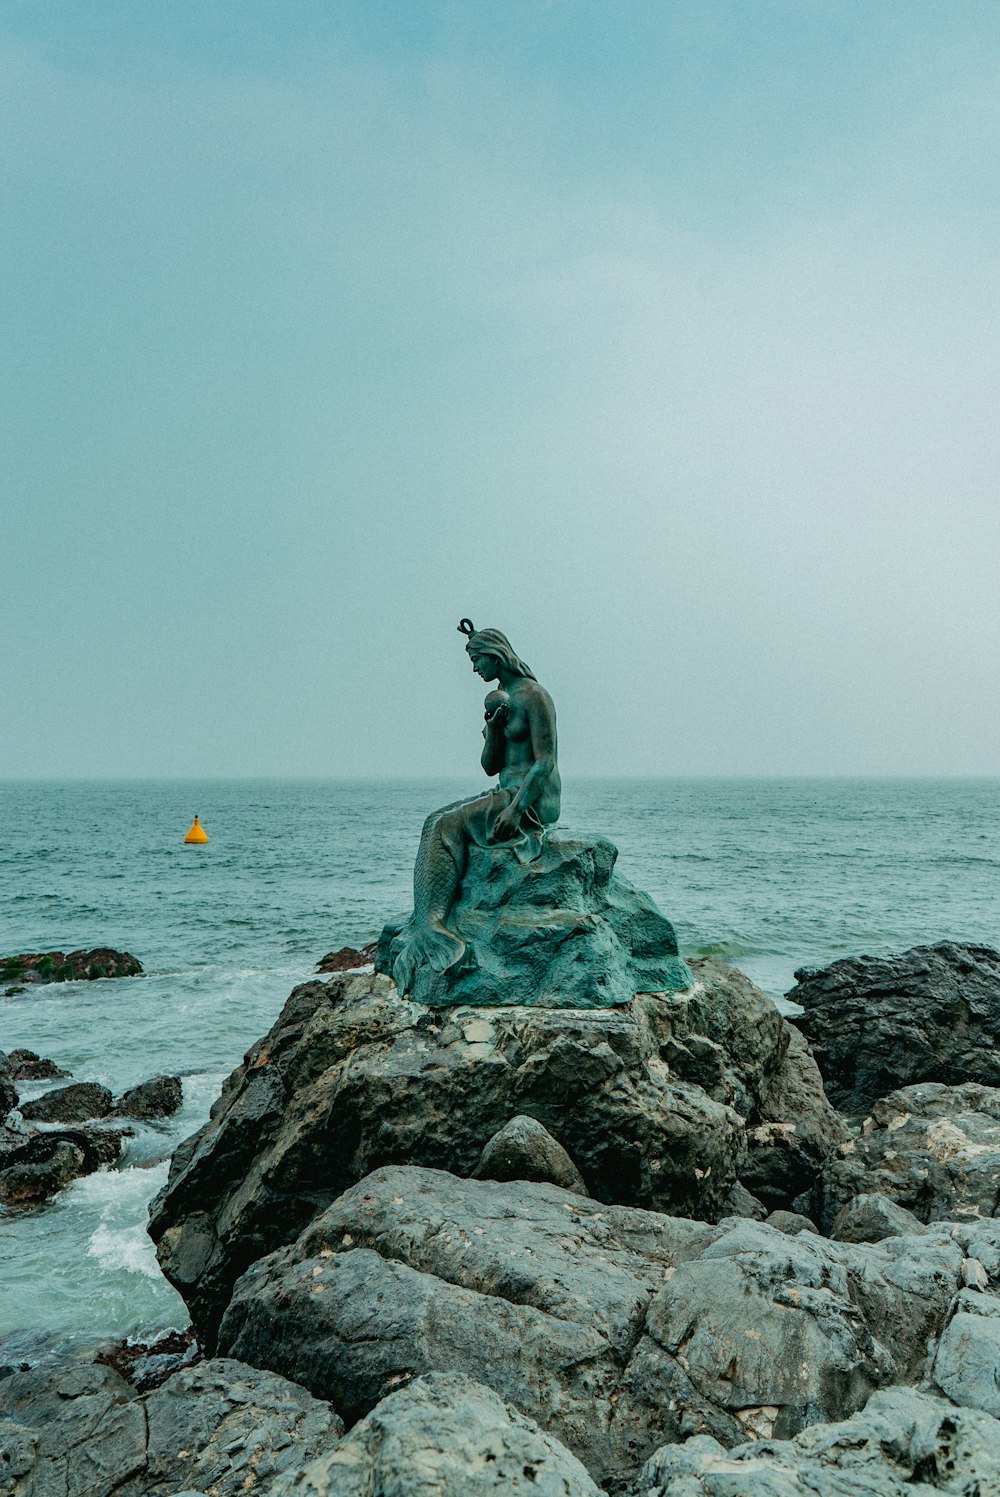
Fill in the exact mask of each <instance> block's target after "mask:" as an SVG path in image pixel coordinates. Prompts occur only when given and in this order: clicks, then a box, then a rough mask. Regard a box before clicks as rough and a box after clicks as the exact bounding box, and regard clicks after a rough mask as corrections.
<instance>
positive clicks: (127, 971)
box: [0, 946, 142, 984]
mask: <svg viewBox="0 0 1000 1497" xmlns="http://www.w3.org/2000/svg"><path fill="white" fill-rule="evenodd" d="M141 973H142V963H141V962H139V961H137V960H136V958H135V957H134V956H132V955H131V954H130V953H129V952H127V951H112V950H111V948H110V947H108V946H98V947H95V948H94V950H93V951H70V952H65V951H36V952H25V953H23V954H22V955H21V956H0V982H16V983H20V984H24V983H40V982H93V981H94V979H95V978H98V977H138V976H140V975H141Z"/></svg>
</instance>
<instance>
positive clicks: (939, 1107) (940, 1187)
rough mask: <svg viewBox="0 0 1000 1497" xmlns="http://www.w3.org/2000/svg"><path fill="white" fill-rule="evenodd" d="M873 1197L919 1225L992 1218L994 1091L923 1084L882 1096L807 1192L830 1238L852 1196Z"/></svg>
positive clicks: (998, 1157)
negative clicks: (902, 1211)
mask: <svg viewBox="0 0 1000 1497" xmlns="http://www.w3.org/2000/svg"><path fill="white" fill-rule="evenodd" d="M873 1194H874V1195H880V1196H882V1197H886V1198H888V1200H889V1201H892V1202H895V1203H896V1204H897V1205H898V1206H903V1207H905V1209H906V1210H907V1211H912V1212H913V1214H914V1215H915V1216H916V1217H917V1218H918V1219H919V1220H920V1221H921V1222H932V1221H937V1220H940V1219H947V1220H957V1221H962V1220H969V1219H974V1218H977V1217H992V1216H996V1215H997V1213H998V1211H1000V1088H997V1087H993V1086H978V1085H976V1084H975V1083H972V1082H969V1083H967V1084H966V1085H965V1086H942V1085H940V1084H938V1083H937V1082H928V1083H926V1084H924V1085H921V1086H907V1087H903V1088H901V1089H900V1090H899V1091H896V1092H891V1093H890V1095H889V1096H887V1097H883V1099H882V1100H881V1101H880V1102H877V1103H876V1104H875V1106H874V1108H873V1109H872V1115H871V1117H870V1118H869V1119H867V1120H866V1122H865V1124H864V1127H863V1129H862V1131H861V1133H860V1134H859V1136H858V1137H857V1138H856V1139H854V1140H852V1141H851V1142H850V1143H847V1144H845V1145H843V1146H842V1147H841V1149H840V1150H839V1152H838V1154H837V1156H836V1157H834V1158H833V1159H831V1160H830V1161H829V1162H828V1163H827V1164H826V1165H825V1166H824V1168H823V1170H822V1172H821V1174H820V1175H819V1176H818V1178H817V1181H816V1184H815V1186H814V1187H813V1190H812V1191H811V1193H809V1205H810V1208H811V1214H812V1215H813V1216H814V1218H815V1220H816V1221H817V1222H819V1223H820V1224H821V1225H822V1227H823V1230H824V1231H832V1230H833V1228H834V1224H835V1222H836V1220H837V1219H838V1214H839V1213H841V1212H842V1210H843V1208H844V1207H846V1206H847V1205H848V1203H849V1202H851V1201H853V1200H854V1199H855V1197H857V1196H869V1195H873Z"/></svg>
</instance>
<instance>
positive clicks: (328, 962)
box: [316, 941, 378, 972]
mask: <svg viewBox="0 0 1000 1497" xmlns="http://www.w3.org/2000/svg"><path fill="white" fill-rule="evenodd" d="M377 951H378V942H377V941H372V942H371V944H370V945H368V946H362V947H361V949H360V951H359V950H357V949H356V948H355V947H354V946H342V947H341V948H340V950H339V951H328V952H327V954H326V956H325V957H323V959H322V961H320V962H319V963H318V964H317V967H316V971H317V972H356V971H357V970H358V968H359V967H370V966H371V965H372V963H373V962H374V961H375V955H376V953H377Z"/></svg>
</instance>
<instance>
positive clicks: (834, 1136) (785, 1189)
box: [741, 1024, 849, 1209]
mask: <svg viewBox="0 0 1000 1497" xmlns="http://www.w3.org/2000/svg"><path fill="white" fill-rule="evenodd" d="M784 1027H785V1029H786V1030H787V1031H788V1049H787V1052H786V1053H785V1056H784V1059H783V1060H782V1062H781V1065H780V1066H779V1067H778V1069H777V1070H776V1071H774V1072H773V1073H772V1074H771V1075H769V1076H768V1077H767V1078H766V1080H765V1083H764V1086H763V1089H762V1093H761V1098H760V1103H759V1106H758V1108H757V1111H756V1114H755V1116H756V1118H757V1119H759V1121H757V1122H756V1123H755V1126H753V1127H752V1128H750V1130H749V1132H748V1135H747V1159H746V1162H745V1164H744V1165H743V1170H742V1174H741V1178H742V1181H743V1184H744V1185H745V1186H746V1187H747V1189H748V1190H750V1191H751V1192H752V1193H753V1194H754V1195H757V1196H759V1197H760V1199H761V1200H762V1201H763V1202H764V1203H765V1204H766V1205H767V1206H768V1207H769V1208H771V1209H774V1208H776V1207H777V1208H780V1207H784V1206H789V1205H791V1203H792V1202H793V1201H794V1199H795V1198H796V1197H797V1196H798V1195H800V1194H801V1192H802V1191H803V1190H806V1189H808V1188H809V1187H810V1186H811V1185H812V1183H813V1181H814V1180H815V1179H816V1176H817V1173H818V1172H819V1170H820V1168H821V1167H822V1165H823V1164H824V1163H825V1162H826V1160H828V1159H829V1158H831V1157H832V1156H833V1155H834V1154H835V1153H836V1151H837V1149H838V1148H839V1147H840V1146H841V1145H842V1144H844V1143H846V1142H847V1139H848V1137H849V1134H848V1131H847V1128H846V1127H845V1125H844V1120H843V1118H841V1117H839V1116H838V1114H837V1113H836V1112H835V1111H834V1109H833V1107H832V1106H831V1105H830V1103H829V1101H828V1100H827V1097H826V1095H825V1093H824V1091H823V1081H822V1078H821V1076H820V1073H819V1068H818V1066H817V1065H816V1062H815V1060H814V1059H813V1057H812V1055H811V1054H810V1052H809V1047H808V1045H807V1044H806V1042H805V1040H804V1039H803V1038H802V1036H801V1034H799V1032H798V1031H797V1030H796V1029H794V1028H792V1027H791V1025H788V1024H786V1025H785V1026H784Z"/></svg>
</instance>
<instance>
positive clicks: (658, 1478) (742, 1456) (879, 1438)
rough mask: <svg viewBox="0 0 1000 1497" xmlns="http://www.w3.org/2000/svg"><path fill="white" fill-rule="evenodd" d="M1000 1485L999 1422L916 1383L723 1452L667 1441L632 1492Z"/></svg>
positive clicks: (784, 1495) (643, 1496)
mask: <svg viewBox="0 0 1000 1497" xmlns="http://www.w3.org/2000/svg"><path fill="white" fill-rule="evenodd" d="M995 1491H997V1492H1000V1423H998V1422H997V1421H996V1420H995V1419H991V1418H990V1417H989V1416H988V1415H986V1414H981V1413H978V1412H972V1411H970V1410H966V1409H956V1408H955V1407H954V1406H953V1405H952V1404H949V1403H946V1402H945V1401H944V1400H943V1399H940V1398H935V1397H932V1396H931V1395H929V1394H926V1393H917V1392H915V1391H914V1390H913V1389H910V1388H888V1389H886V1390H885V1391H884V1392H881V1393H876V1394H874V1395H873V1396H872V1398H871V1399H870V1400H869V1402H868V1404H867V1405H866V1407H865V1409H864V1410H863V1411H862V1412H861V1413H858V1414H854V1415H853V1416H852V1417H851V1418H850V1419H848V1420H846V1421H844V1422H843V1423H841V1424H817V1425H814V1426H813V1427H812V1429H807V1430H804V1431H803V1432H802V1433H801V1434H798V1435H796V1436H795V1438H794V1439H793V1440H787V1441H784V1440H770V1439H764V1440H759V1441H754V1442H753V1443H751V1444H746V1445H741V1446H739V1447H738V1448H737V1449H735V1450H729V1451H726V1450H724V1449H723V1448H722V1446H721V1445H720V1444H719V1443H718V1441H716V1440H713V1439H711V1438H709V1437H705V1436H703V1437H701V1438H699V1439H695V1440H689V1441H688V1442H687V1443H686V1444H684V1445H670V1446H666V1447H664V1449H662V1450H658V1451H656V1453H655V1454H654V1455H653V1456H652V1457H651V1458H650V1459H649V1460H648V1461H647V1462H646V1465H645V1466H644V1467H643V1469H642V1471H641V1472H640V1473H639V1476H638V1479H637V1480H636V1482H635V1483H634V1485H632V1486H630V1487H629V1488H628V1497H916V1494H918V1493H921V1494H922V1493H927V1494H928V1497H930V1494H931V1493H932V1492H950V1493H953V1494H954V1497H987V1494H988V1493H992V1492H995Z"/></svg>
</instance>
